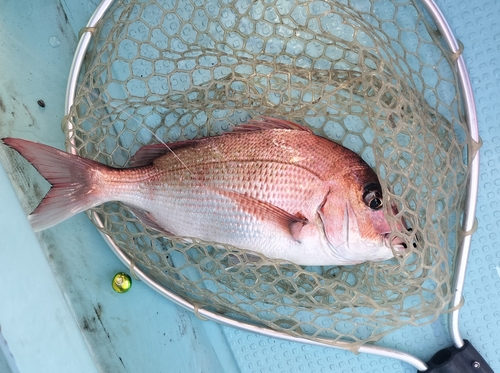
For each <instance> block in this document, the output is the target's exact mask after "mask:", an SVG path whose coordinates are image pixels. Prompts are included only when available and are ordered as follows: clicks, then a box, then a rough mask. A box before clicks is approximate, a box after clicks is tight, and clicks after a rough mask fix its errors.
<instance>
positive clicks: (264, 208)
mask: <svg viewBox="0 0 500 373" xmlns="http://www.w3.org/2000/svg"><path fill="white" fill-rule="evenodd" d="M216 192H217V193H218V194H220V195H223V196H225V197H228V198H230V199H232V200H233V201H234V202H235V203H236V204H237V205H238V206H239V207H240V208H241V209H242V210H243V211H245V212H246V213H248V214H251V215H254V216H255V217H257V218H258V219H260V220H263V221H268V222H269V223H272V224H275V225H277V226H278V227H280V228H282V229H283V230H285V231H286V232H288V233H289V234H290V235H291V236H292V238H293V239H294V240H296V241H300V233H301V231H302V228H303V227H304V225H306V224H308V223H309V222H308V220H307V219H306V218H305V217H304V216H303V215H302V214H300V213H297V214H295V215H293V214H291V213H289V212H287V211H285V210H283V209H281V208H279V207H277V206H274V205H272V204H270V203H268V202H264V201H261V200H258V199H256V198H253V197H250V196H247V195H245V194H241V193H238V192H233V191H227V190H217V191H216Z"/></svg>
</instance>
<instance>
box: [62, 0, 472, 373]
mask: <svg viewBox="0 0 500 373" xmlns="http://www.w3.org/2000/svg"><path fill="white" fill-rule="evenodd" d="M113 3H114V1H113V0H104V1H103V2H102V3H101V4H100V5H99V6H98V8H97V9H96V11H95V13H94V14H93V16H92V17H91V19H90V20H89V23H88V24H87V28H86V29H84V30H82V33H81V37H80V41H79V44H78V47H77V50H76V52H75V57H74V60H73V64H72V67H71V70H70V74H69V79H68V86H67V93H66V102H65V115H66V118H68V116H69V115H70V112H71V107H72V106H73V104H74V98H75V94H76V89H77V85H78V84H77V83H78V77H79V74H80V70H81V68H82V65H83V61H84V56H85V54H86V51H87V49H88V47H89V44H90V42H91V39H92V31H93V28H94V27H95V26H96V25H97V24H98V22H99V20H100V19H102V17H103V16H104V15H105V13H106V11H107V9H108V8H109V7H110V6H111V5H112V4H113ZM421 5H422V6H423V7H424V9H425V10H426V11H427V13H428V14H429V15H430V17H431V18H432V19H433V21H434V24H435V25H436V26H437V28H438V29H439V32H440V34H441V36H442V38H443V40H444V42H445V43H446V45H447V46H448V48H449V49H450V50H451V51H452V53H455V54H456V55H457V58H456V60H455V67H456V71H457V76H458V81H459V84H460V86H461V94H462V96H463V101H464V104H465V105H464V112H465V117H466V121H467V126H468V130H469V134H470V137H471V140H472V144H479V143H480V139H479V135H478V126H477V118H476V114H475V105H474V100H473V94H472V89H471V85H470V81H469V78H468V74H467V70H466V67H465V63H464V60H463V57H462V56H461V55H460V54H461V48H460V46H459V45H458V42H457V41H456V39H455V37H454V36H453V33H452V32H451V29H450V27H449V25H448V24H447V22H446V20H445V18H444V16H443V15H442V13H441V12H440V10H439V8H438V7H437V5H436V4H435V3H434V1H432V0H422V1H421ZM63 126H64V127H65V130H66V131H67V133H68V134H69V135H68V138H70V139H74V137H72V136H71V133H72V131H73V124H72V123H71V121H69V120H68V121H66V122H65V123H63ZM67 150H68V151H69V152H71V153H73V154H76V146H75V144H71V143H68V144H67ZM470 156H471V158H472V160H471V162H470V168H469V174H468V179H467V195H466V201H465V206H464V215H463V220H462V230H463V235H462V240H461V242H460V244H459V245H458V250H457V259H456V267H455V271H454V276H453V282H452V283H453V290H454V293H453V297H452V301H451V303H450V309H451V310H452V311H451V312H450V333H451V335H452V339H453V341H454V343H455V345H456V346H457V347H461V346H463V340H462V338H461V336H460V332H459V330H458V312H459V306H460V304H461V300H462V289H463V284H464V277H465V270H466V264H467V259H468V255H469V248H470V241H471V234H472V233H473V230H474V227H475V218H474V212H475V207H476V199H477V189H478V175H479V156H478V152H477V148H476V149H475V148H474V147H473V148H472V151H471V154H470ZM95 220H97V221H98V220H99V218H98V217H97V219H95ZM103 236H104V238H105V240H106V241H107V243H108V244H109V246H110V247H111V249H112V250H113V251H114V253H115V254H116V255H117V256H118V257H119V259H120V260H121V261H122V262H123V263H124V264H125V265H126V266H127V267H129V268H130V271H131V272H132V274H133V275H134V276H135V277H137V278H139V279H140V280H142V281H143V282H145V283H146V284H147V285H149V286H150V287H152V288H153V289H155V290H156V291H158V292H159V293H161V294H162V295H164V296H165V297H166V298H168V299H170V300H171V301H173V302H174V303H176V304H178V305H180V306H182V307H184V308H186V309H188V310H190V311H193V312H195V313H196V314H197V315H198V316H199V317H202V318H206V319H210V320H213V321H216V322H219V323H222V324H225V325H229V326H233V327H238V328H240V329H244V330H248V331H253V332H257V333H260V334H263V335H267V336H271V337H275V338H281V339H286V340H291V341H300V342H303V343H309V344H317V345H323V346H334V347H338V348H343V349H353V346H352V344H350V343H344V342H341V341H335V342H332V341H331V340H328V339H324V340H323V339H321V338H317V339H316V341H312V340H310V339H305V338H299V337H296V336H290V335H289V334H286V333H283V332H279V331H275V330H271V329H268V328H265V327H260V326H257V325H251V324H248V323H245V322H241V321H238V320H235V319H232V318H228V317H225V316H222V315H220V314H218V313H215V312H211V311H209V310H206V309H203V308H199V307H198V306H197V305H196V304H193V303H190V302H189V301H187V300H186V299H184V298H183V297H180V296H178V295H177V294H175V293H174V292H171V291H169V290H168V289H165V288H164V287H162V286H161V285H160V284H158V283H157V282H156V281H155V280H154V279H152V278H151V277H150V276H148V275H147V274H146V273H144V272H143V271H141V269H139V268H137V267H135V266H134V264H133V262H132V261H131V260H130V258H129V257H128V256H127V255H126V254H125V253H124V252H123V251H122V250H121V249H120V248H119V247H118V246H117V245H116V244H115V243H114V241H113V239H112V238H111V237H110V236H107V235H106V234H103ZM356 350H357V351H358V352H366V353H372V354H376V355H381V356H388V357H393V358H398V359H400V360H403V361H406V362H408V363H410V364H412V365H414V366H415V367H417V368H418V369H420V370H425V369H426V365H425V364H424V363H423V362H422V361H420V360H419V359H418V358H415V357H413V356H411V355H409V354H406V353H403V352H400V351H397V350H392V349H387V348H384V347H381V346H375V345H372V344H370V343H367V344H364V345H361V346H356Z"/></svg>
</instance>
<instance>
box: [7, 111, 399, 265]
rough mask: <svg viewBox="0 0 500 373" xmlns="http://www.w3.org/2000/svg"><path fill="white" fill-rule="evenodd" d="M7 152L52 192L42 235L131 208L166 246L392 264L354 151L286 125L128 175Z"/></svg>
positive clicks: (83, 162) (367, 172) (158, 149)
mask: <svg viewBox="0 0 500 373" xmlns="http://www.w3.org/2000/svg"><path fill="white" fill-rule="evenodd" d="M3 141H4V143H5V144H7V145H9V146H10V147H12V148H14V149H15V150H17V151H18V152H19V153H20V154H21V155H22V156H23V157H25V158H26V159H27V160H28V161H29V162H31V163H32V164H33V165H34V167H35V168H36V169H37V170H38V171H39V172H40V173H41V174H42V176H44V177H45V178H46V179H47V180H48V181H49V182H50V183H51V184H52V185H53V186H52V188H51V190H50V191H49V193H47V195H46V197H45V198H44V199H43V200H42V202H41V203H40V205H39V206H38V207H37V208H36V209H35V211H33V213H32V214H31V215H30V216H29V219H30V221H31V224H32V226H33V229H34V230H36V231H38V230H42V229H46V228H49V227H51V226H53V225H55V224H57V223H59V222H61V221H62V220H64V219H66V218H68V217H70V216H72V215H74V214H76V213H78V212H81V211H84V210H87V209H89V208H91V207H93V206H96V205H99V204H102V203H104V202H107V201H121V202H123V203H125V204H126V205H127V206H129V207H130V208H131V209H132V211H133V212H134V213H135V214H136V216H137V217H138V218H139V219H140V220H141V221H142V222H143V223H144V224H145V225H147V226H149V227H151V228H154V229H157V230H159V231H161V232H164V234H165V235H176V236H184V237H195V238H198V239H202V240H205V241H212V242H219V243H222V244H229V245H233V246H236V247H239V248H241V249H246V250H251V251H255V252H259V253H262V254H264V255H265V256H267V257H269V258H277V259H285V260H288V261H291V262H294V263H296V264H300V265H342V264H355V263H360V262H364V261H367V260H372V261H378V260H385V259H389V258H391V257H393V251H392V250H391V248H390V246H391V245H390V239H389V235H390V232H391V229H390V227H389V224H388V222H387V220H386V218H385V216H384V209H383V208H382V201H383V199H382V191H381V187H380V184H379V180H378V178H377V175H376V174H375V172H374V171H373V170H372V169H371V168H370V167H369V166H368V165H367V164H366V163H365V162H364V161H363V160H362V159H361V158H360V157H359V156H358V155H357V154H355V153H354V152H352V151H350V150H348V149H346V148H344V147H342V146H340V145H338V144H335V143H334V142H331V141H329V140H327V139H325V138H322V137H319V136H316V135H314V134H313V133H312V132H311V131H309V130H308V129H306V128H304V127H301V126H299V125H298V124H295V123H292V122H288V121H285V120H282V119H275V118H269V117H262V118H260V119H255V120H251V121H249V122H248V123H247V124H245V125H243V126H240V127H236V128H235V129H234V130H233V132H230V133H227V134H224V135H220V136H213V137H207V138H202V139H197V140H186V141H181V142H177V143H173V144H167V145H168V146H166V145H165V144H156V145H150V146H145V147H143V148H141V149H140V150H139V151H138V152H137V154H136V155H135V156H134V158H133V160H134V161H135V163H133V166H132V167H130V168H124V169H116V168H112V167H109V166H106V165H103V164H100V163H98V162H95V161H92V160H89V159H85V158H81V157H79V156H76V155H71V154H68V153H65V152H62V151H60V150H57V149H54V148H51V147H49V146H46V145H42V144H38V143H33V142H30V141H26V140H21V139H14V138H5V139H3ZM393 246H395V247H402V244H401V243H400V242H396V241H393Z"/></svg>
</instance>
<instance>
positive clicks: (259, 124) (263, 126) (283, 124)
mask: <svg viewBox="0 0 500 373" xmlns="http://www.w3.org/2000/svg"><path fill="white" fill-rule="evenodd" d="M276 129H281V130H294V131H305V132H309V133H312V131H311V130H310V129H309V128H307V127H304V126H301V125H300V124H297V123H294V122H291V121H289V120H285V119H280V118H273V117H267V116H264V115H263V116H260V117H258V118H255V119H250V120H249V121H248V122H246V123H245V124H242V125H241V126H236V127H233V131H232V132H233V133H235V132H236V133H241V132H249V131H265V130H276Z"/></svg>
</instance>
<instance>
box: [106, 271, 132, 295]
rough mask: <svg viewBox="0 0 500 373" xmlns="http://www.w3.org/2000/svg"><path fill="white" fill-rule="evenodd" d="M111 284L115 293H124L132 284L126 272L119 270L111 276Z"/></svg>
mask: <svg viewBox="0 0 500 373" xmlns="http://www.w3.org/2000/svg"><path fill="white" fill-rule="evenodd" d="M111 286H112V287H113V290H114V291H116V292H117V293H126V292H127V291H129V289H130V287H131V286H132V279H131V278H130V276H129V275H127V274H126V273H123V272H120V273H117V274H116V275H115V277H113V281H112V282H111Z"/></svg>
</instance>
